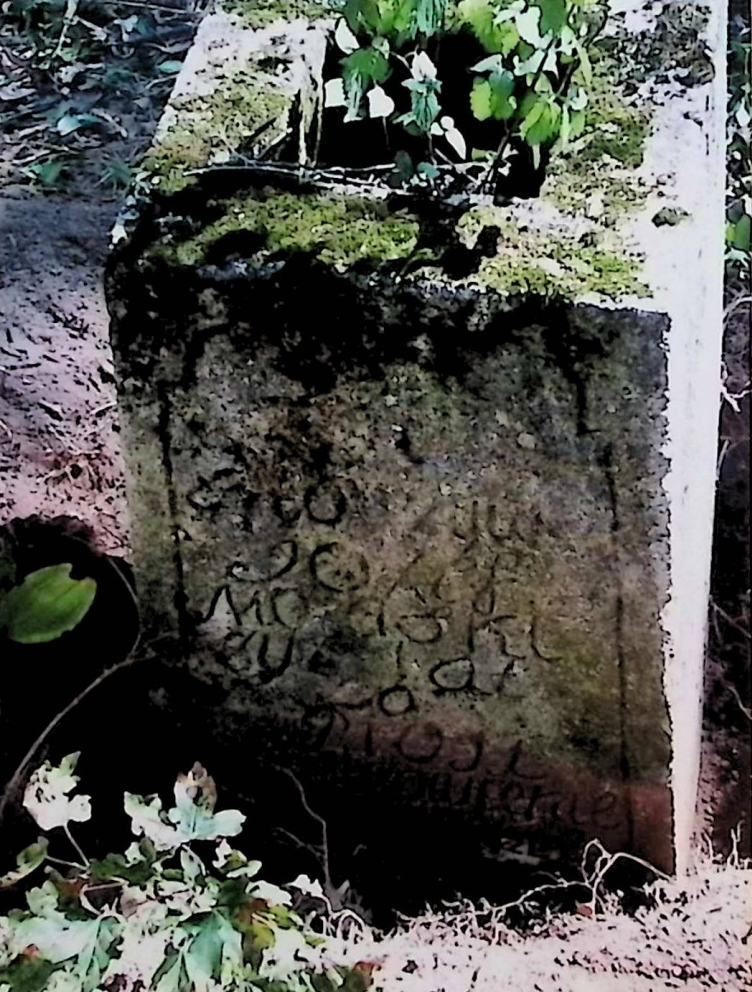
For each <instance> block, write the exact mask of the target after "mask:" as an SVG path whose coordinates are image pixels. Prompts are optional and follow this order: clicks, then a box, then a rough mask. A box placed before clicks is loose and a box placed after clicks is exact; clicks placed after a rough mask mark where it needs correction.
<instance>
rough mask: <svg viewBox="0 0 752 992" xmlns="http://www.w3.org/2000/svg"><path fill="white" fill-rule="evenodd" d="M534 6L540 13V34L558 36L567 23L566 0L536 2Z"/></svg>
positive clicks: (540, 0)
mask: <svg viewBox="0 0 752 992" xmlns="http://www.w3.org/2000/svg"><path fill="white" fill-rule="evenodd" d="M536 5H537V6H538V7H539V8H540V12H541V20H540V30H541V34H543V35H546V34H549V33H550V34H555V35H558V34H559V33H560V32H561V29H562V28H563V27H564V25H565V24H566V23H567V3H566V0H536Z"/></svg>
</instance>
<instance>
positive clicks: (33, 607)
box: [0, 558, 97, 644]
mask: <svg viewBox="0 0 752 992" xmlns="http://www.w3.org/2000/svg"><path fill="white" fill-rule="evenodd" d="M0 564H3V565H5V569H4V571H5V573H6V574H0V583H2V580H3V579H4V578H6V576H7V577H11V576H12V572H13V570H14V568H13V566H12V563H11V560H10V559H9V558H7V559H3V562H2V563H0ZM72 567H73V566H72V565H69V564H61V565H50V566H49V567H47V568H40V569H38V570H37V571H35V572H31V573H30V574H29V575H26V576H24V578H23V581H22V582H20V583H17V584H14V585H12V586H10V588H5V589H4V588H3V587H2V585H1V584H0V632H3V631H4V632H5V635H6V636H7V637H8V638H10V640H12V641H16V642H17V643H19V644H44V643H46V642H47V641H54V640H56V639H57V638H58V637H61V636H62V635H63V634H65V633H66V632H67V631H69V630H73V628H74V627H76V626H78V624H79V623H80V622H81V621H82V620H83V618H84V617H85V616H86V614H87V613H88V611H89V609H90V608H91V604H92V603H93V602H94V597H95V595H96V591H97V584H96V582H95V581H94V579H90V578H84V579H73V578H71V571H72Z"/></svg>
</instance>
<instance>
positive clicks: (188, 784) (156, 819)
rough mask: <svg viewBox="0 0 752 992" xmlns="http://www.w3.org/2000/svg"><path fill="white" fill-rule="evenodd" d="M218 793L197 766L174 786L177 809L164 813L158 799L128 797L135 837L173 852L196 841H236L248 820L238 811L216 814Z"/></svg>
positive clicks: (127, 795)
mask: <svg viewBox="0 0 752 992" xmlns="http://www.w3.org/2000/svg"><path fill="white" fill-rule="evenodd" d="M215 803H216V789H215V786H214V781H213V779H212V778H211V777H210V776H209V775H207V773H206V771H205V769H203V768H202V767H201V765H198V764H196V765H194V766H193V768H192V769H191V771H190V772H189V773H188V774H187V775H180V776H179V777H178V780H177V782H176V783H175V806H174V807H173V808H172V809H171V810H168V811H167V813H165V812H164V811H163V809H162V801H161V799H160V798H159V796H149V797H146V798H144V797H143V796H135V795H132V794H131V793H129V792H126V794H125V812H126V813H127V814H128V815H129V816H130V817H131V821H132V828H133V832H134V833H135V834H136V836H140V835H141V834H143V835H144V836H145V837H148V838H149V840H151V842H152V843H153V844H154V846H155V848H156V850H158V851H170V850H174V849H176V848H178V847H180V846H181V845H182V844H187V843H189V842H190V841H193V840H218V839H219V838H220V837H235V836H237V834H239V833H240V831H241V830H242V829H243V823H244V822H245V816H244V815H243V814H242V813H240V812H238V810H234V809H229V810H223V811H222V812H221V813H215V812H214V805H215Z"/></svg>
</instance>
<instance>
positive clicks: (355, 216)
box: [161, 191, 419, 266]
mask: <svg viewBox="0 0 752 992" xmlns="http://www.w3.org/2000/svg"><path fill="white" fill-rule="evenodd" d="M240 231H245V232H247V233H249V234H255V235H258V236H260V237H261V238H262V239H263V248H261V249H260V250H263V251H264V252H267V253H274V252H279V251H282V252H307V253H310V254H312V255H313V256H314V257H315V258H317V259H318V260H319V261H321V262H323V263H324V264H325V265H335V266H347V265H353V264H355V263H356V262H360V261H369V262H371V263H379V262H391V261H395V260H397V259H401V258H407V257H408V256H409V255H410V253H411V252H412V250H413V248H414V247H415V244H416V241H417V238H418V233H419V223H418V220H417V218H415V217H413V216H412V215H411V214H408V213H405V212H397V213H387V212H386V208H384V207H383V206H382V204H380V203H379V201H374V200H366V199H361V198H355V197H337V196H325V195H318V194H314V193H279V192H271V191H267V192H266V193H256V194H254V195H252V196H246V197H239V198H236V199H233V200H230V201H228V204H227V209H226V211H225V213H224V214H223V215H222V217H220V218H219V219H218V220H216V221H214V222H213V223H211V224H208V225H207V226H206V227H205V228H203V230H202V231H201V232H200V233H199V234H197V235H195V236H194V237H192V238H190V239H188V240H187V241H184V242H182V243H181V244H178V245H176V246H172V247H168V246H166V245H163V246H162V252H161V253H162V254H163V255H164V254H165V249H167V254H168V255H170V256H171V257H172V258H173V259H174V260H175V261H176V262H177V263H178V264H180V265H200V264H201V263H202V262H203V261H204V259H205V258H206V254H207V251H208V250H209V249H210V248H211V247H212V246H213V245H215V244H216V243H217V242H218V241H220V240H221V239H222V238H223V237H225V236H226V235H228V234H232V233H235V232H240Z"/></svg>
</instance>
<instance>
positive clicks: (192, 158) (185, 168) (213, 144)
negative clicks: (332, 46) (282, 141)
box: [142, 67, 291, 193]
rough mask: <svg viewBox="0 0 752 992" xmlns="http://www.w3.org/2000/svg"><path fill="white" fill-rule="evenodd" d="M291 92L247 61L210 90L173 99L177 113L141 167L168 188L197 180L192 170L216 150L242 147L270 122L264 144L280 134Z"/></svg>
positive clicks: (164, 189)
mask: <svg viewBox="0 0 752 992" xmlns="http://www.w3.org/2000/svg"><path fill="white" fill-rule="evenodd" d="M290 105H291V97H290V96H289V95H288V94H286V93H284V92H283V91H281V90H280V88H279V82H278V81H277V80H276V79H275V78H274V76H272V75H270V74H268V73H265V72H262V71H261V70H259V69H256V68H254V67H243V68H240V69H238V70H236V71H235V72H234V73H233V74H232V75H231V76H230V77H228V78H227V79H226V80H223V81H222V85H221V86H220V87H219V88H218V89H216V90H214V91H213V92H212V93H209V94H207V95H206V96H186V97H180V98H178V99H176V100H175V101H174V103H173V110H174V112H175V117H173V118H172V119H171V123H170V124H169V125H168V127H167V130H166V131H165V132H164V133H163V134H162V135H161V136H160V137H159V138H158V139H157V141H156V142H155V144H154V145H153V147H152V149H151V150H150V151H149V152H148V153H147V155H146V157H145V158H144V161H143V164H142V169H143V170H144V171H145V172H146V174H147V176H148V177H150V178H151V181H152V185H153V186H154V187H156V188H157V189H159V190H160V191H161V192H164V193H172V192H177V191H178V190H180V189H183V188H184V187H186V186H188V185H190V184H191V183H193V182H195V178H194V177H192V176H191V175H190V173H191V171H192V170H197V169H201V168H204V167H205V166H207V165H209V164H211V161H212V159H213V158H214V157H215V156H216V154H217V152H222V151H224V152H227V153H237V152H240V151H242V150H243V147H244V146H245V145H248V144H250V143H251V142H252V140H253V136H254V135H255V134H257V133H258V132H259V130H260V129H261V128H262V127H264V125H266V124H270V127H269V128H267V129H266V130H265V131H264V144H265V145H266V146H268V145H269V144H271V143H273V142H274V141H275V140H277V139H279V138H281V137H282V136H283V134H284V133H285V128H286V126H287V112H288V110H289V108H290Z"/></svg>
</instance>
